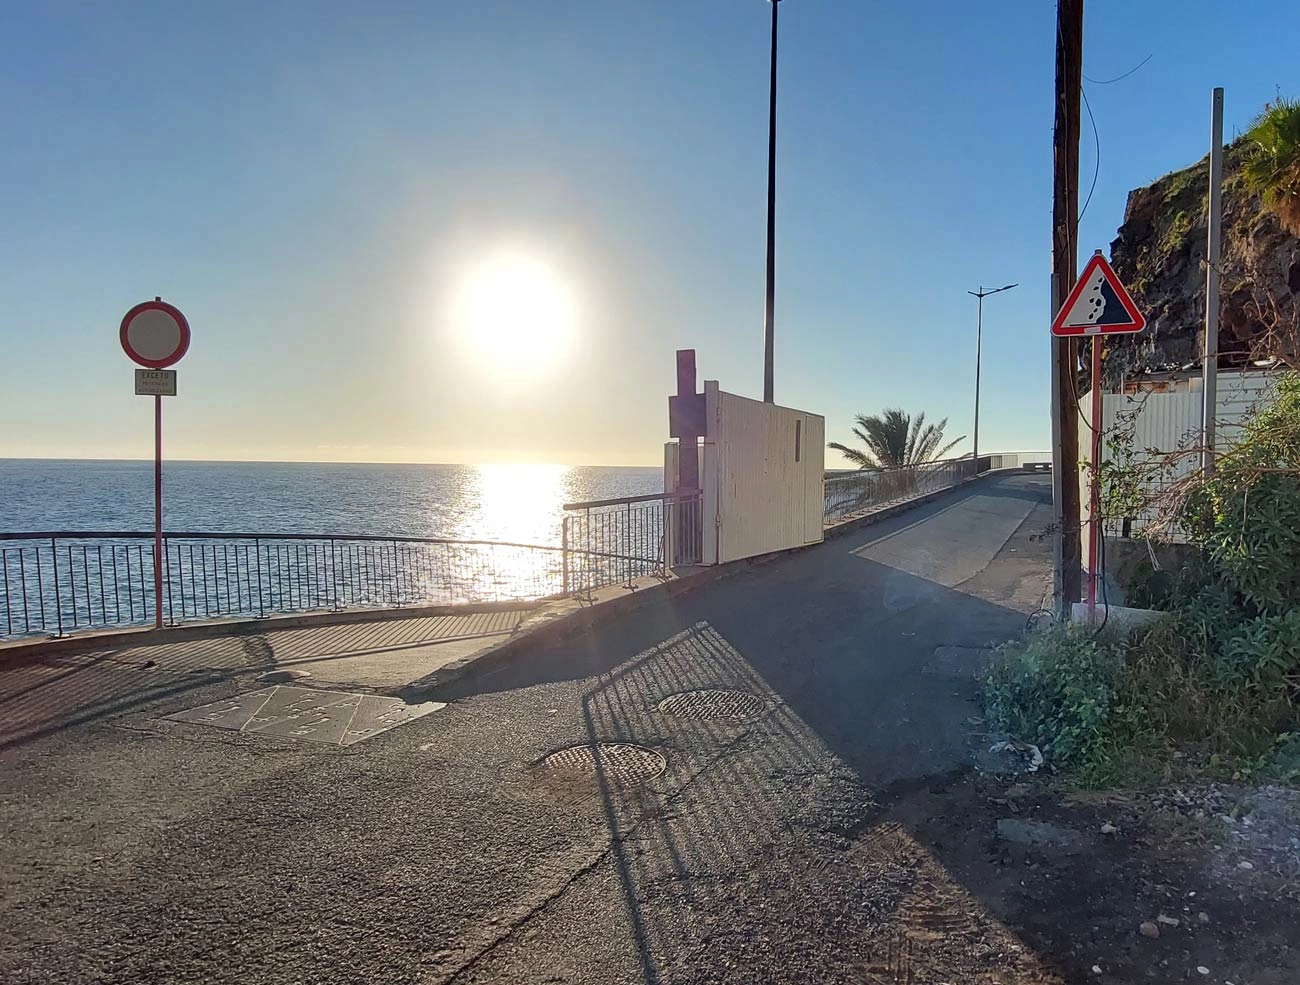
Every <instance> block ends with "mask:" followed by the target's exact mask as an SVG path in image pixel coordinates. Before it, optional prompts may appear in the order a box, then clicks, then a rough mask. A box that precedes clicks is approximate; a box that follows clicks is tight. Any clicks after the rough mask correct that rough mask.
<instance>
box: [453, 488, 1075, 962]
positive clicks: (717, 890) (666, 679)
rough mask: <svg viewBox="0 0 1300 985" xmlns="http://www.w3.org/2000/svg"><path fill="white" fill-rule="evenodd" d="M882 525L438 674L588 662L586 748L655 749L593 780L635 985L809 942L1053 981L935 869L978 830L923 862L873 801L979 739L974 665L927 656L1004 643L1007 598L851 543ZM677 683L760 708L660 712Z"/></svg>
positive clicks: (913, 841) (950, 771)
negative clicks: (487, 666) (497, 660)
mask: <svg viewBox="0 0 1300 985" xmlns="http://www.w3.org/2000/svg"><path fill="white" fill-rule="evenodd" d="M1035 498H1036V500H1037V502H1038V503H1039V504H1041V503H1042V502H1043V496H1042V490H1039V492H1038V494H1037V495H1036V497H1035ZM949 505H950V504H938V505H937V506H936V512H938V511H939V510H941V509H946V508H948V506H949ZM884 532H885V533H886V534H887V533H888V531H887V530H886V531H884ZM881 534H882V531H881V529H879V528H878V529H875V530H873V531H870V532H864V535H863V536H861V537H859V538H849V539H848V540H842V541H839V542H837V543H836V544H832V545H827V546H826V547H823V548H818V549H816V550H813V551H809V552H806V553H803V554H800V555H796V556H793V557H790V558H787V559H784V560H783V561H782V562H781V563H780V564H779V565H770V566H766V567H764V568H762V569H757V570H755V571H753V572H748V573H745V574H743V575H739V576H737V577H735V578H733V579H729V580H727V581H725V582H720V583H717V584H715V585H713V586H711V587H710V588H709V589H708V590H707V591H702V592H698V593H692V594H689V595H685V596H681V597H679V598H677V599H672V600H669V601H667V602H665V603H663V604H661V605H657V606H652V607H649V608H647V609H645V610H643V611H641V612H639V613H636V614H634V615H633V616H631V617H629V618H627V619H624V620H622V621H620V622H619V623H617V624H611V625H605V626H599V625H598V626H595V627H593V628H591V629H590V630H589V631H588V632H587V633H586V634H585V635H584V636H583V637H582V638H581V639H580V640H577V641H574V642H570V643H562V644H554V645H551V646H549V647H546V648H544V649H541V650H539V651H538V652H537V653H535V654H534V655H532V656H531V658H530V659H529V660H528V661H527V662H526V663H525V662H520V663H518V664H515V665H512V666H511V667H509V668H506V669H503V670H499V671H497V672H495V673H493V674H492V675H490V676H489V677H486V678H484V679H482V680H480V681H478V682H468V681H466V682H461V684H459V685H457V686H455V688H454V690H455V691H457V692H458V693H460V694H462V695H463V694H469V693H475V691H482V690H492V691H501V690H510V689H513V688H515V687H525V686H528V685H529V684H535V683H542V682H546V681H553V680H562V679H575V678H583V677H588V676H595V678H596V680H595V683H594V684H593V686H591V687H590V688H587V689H586V690H585V691H584V693H583V695H582V716H583V726H584V729H585V732H586V737H587V741H588V742H589V743H591V744H593V745H594V744H595V743H599V742H607V741H608V742H620V743H635V744H639V745H643V746H647V747H650V748H654V749H656V750H659V751H660V752H661V753H662V754H663V755H664V756H665V758H666V759H667V761H668V763H669V764H670V765H669V768H668V771H667V772H666V773H665V774H664V775H663V776H662V777H660V778H659V779H658V780H655V781H653V782H651V783H650V784H648V785H646V786H631V787H629V786H623V785H620V783H619V782H618V780H617V778H616V777H611V776H608V775H604V774H602V775H601V777H600V783H599V809H600V810H601V812H602V813H603V816H604V822H605V826H606V828H607V831H608V833H609V838H610V853H611V858H612V863H613V867H614V870H615V872H616V875H617V882H618V885H619V887H620V891H621V895H622V902H623V907H624V909H625V911H626V914H627V918H628V926H629V929H630V933H631V936H632V944H633V946H634V947H635V950H636V954H637V957H638V961H639V963H640V972H641V977H642V979H643V980H644V981H645V982H646V983H647V985H649V983H657V982H661V981H665V980H669V979H671V978H673V977H674V974H675V972H674V969H680V968H683V967H685V968H692V967H694V968H703V967H707V968H711V969H714V971H715V972H716V975H717V980H718V981H732V980H735V981H739V980H742V979H743V978H744V974H741V971H742V970H744V969H746V968H747V969H749V970H748V971H747V972H746V973H748V974H751V977H752V975H753V974H760V973H761V971H760V970H761V969H764V968H770V967H778V966H779V967H801V973H803V974H804V975H805V978H806V976H807V975H809V974H813V973H814V969H813V968H811V967H808V966H807V965H808V962H809V961H811V960H813V958H812V957H810V956H809V955H808V954H805V953H801V952H800V948H801V947H804V946H806V945H807V943H808V942H809V941H823V942H828V943H827V944H826V949H827V950H826V953H825V954H819V955H818V956H817V957H816V959H815V960H816V961H826V962H831V963H832V964H833V965H834V966H835V974H836V975H840V976H842V977H845V978H846V980H849V979H851V980H858V981H864V982H881V983H884V982H888V983H904V982H922V981H930V980H935V981H963V982H965V981H972V982H974V981H994V980H999V981H1001V980H1006V981H1014V982H1018V983H1029V982H1034V983H1043V982H1052V981H1059V980H1060V979H1059V978H1058V977H1056V976H1057V975H1058V974H1059V972H1058V971H1056V970H1054V969H1053V968H1052V967H1051V965H1050V962H1049V961H1047V960H1045V959H1044V958H1042V957H1040V956H1039V955H1036V954H1035V951H1034V949H1033V948H1032V947H1030V946H1029V945H1028V944H1026V942H1025V941H1024V940H1023V939H1021V938H1019V937H1018V936H1017V935H1016V934H1015V933H1014V932H1013V931H1011V930H1010V929H1009V928H1008V927H1007V926H1006V925H1005V924H1004V923H1003V922H1002V921H1001V920H1000V919H999V918H998V917H997V916H996V913H997V911H998V909H999V907H998V904H997V902H996V901H995V900H993V899H992V898H985V896H984V893H985V890H986V887H984V886H982V885H977V884H974V885H963V884H962V883H961V881H960V879H959V878H958V877H957V876H956V875H954V872H955V867H954V866H953V865H951V864H950V862H951V860H952V857H953V855H954V854H960V853H962V852H969V851H976V850H978V846H979V842H980V840H981V839H982V838H983V837H984V834H983V833H982V832H971V833H970V841H969V842H967V843H966V844H963V845H956V844H954V845H947V846H945V849H944V852H943V854H942V856H941V855H940V854H936V852H934V851H932V850H930V849H928V848H926V847H925V846H924V845H923V844H922V843H921V842H920V841H918V839H917V838H915V837H913V835H912V833H911V832H910V831H909V830H908V828H907V826H906V825H905V824H901V823H899V822H898V821H897V820H891V819H889V818H888V817H887V813H886V810H885V809H886V808H887V806H888V805H889V804H890V802H891V800H893V799H894V798H895V797H897V796H898V795H899V794H900V791H904V790H907V789H910V788H912V787H914V786H917V785H920V786H924V785H926V784H928V783H939V784H948V783H950V782H951V780H952V778H953V777H954V776H957V775H960V774H961V773H962V772H963V771H964V770H965V769H967V768H968V767H967V765H966V764H967V762H968V750H969V749H970V748H971V744H972V742H981V741H985V740H984V738H983V736H973V735H972V734H971V733H970V731H969V726H967V725H966V722H967V719H968V718H969V716H970V715H971V714H972V712H973V710H974V705H973V704H972V699H973V697H974V690H975V679H974V674H973V672H972V673H969V674H966V673H962V674H960V675H958V676H956V677H954V675H953V673H952V667H951V662H950V661H949V662H944V661H939V660H937V659H936V651H937V650H938V649H939V648H940V647H952V646H968V647H969V646H978V645H980V644H984V643H989V642H992V641H995V640H1000V639H1005V638H1007V637H1009V636H1013V635H1015V634H1016V633H1017V632H1018V631H1019V630H1020V629H1021V627H1023V625H1024V621H1025V613H1024V612H1022V611H1019V610H1016V609H1012V608H1008V607H1006V606H1003V605H999V604H995V603H993V602H990V601H988V600H986V599H984V598H981V597H979V596H978V595H976V594H973V593H971V592H969V591H963V590H962V588H961V587H960V586H953V585H946V584H942V583H940V582H939V581H936V580H933V579H930V578H925V577H920V576H917V575H915V574H912V573H910V572H908V571H905V570H902V569H900V568H898V567H892V566H889V565H883V564H880V563H878V562H875V561H873V560H871V559H870V558H869V557H865V556H863V553H862V551H863V548H864V547H865V546H867V545H869V544H870V543H871V542H872V539H873V538H878V537H880V536H881ZM683 627H685V628H683ZM972 652H973V651H972ZM971 669H972V671H973V668H971ZM696 689H723V690H737V691H742V692H747V693H749V694H752V695H756V696H758V697H759V698H761V699H762V702H763V707H764V710H763V711H762V713H760V714H758V715H757V716H756V717H754V718H752V719H750V720H744V721H736V720H726V721H718V720H698V719H691V718H681V717H678V716H674V715H670V714H667V713H665V712H663V711H660V710H659V707H658V706H659V703H660V702H662V701H663V699H665V698H667V697H669V696H670V695H673V694H676V693H680V692H682V691H690V690H696ZM451 696H453V695H451V694H448V693H439V695H438V697H439V698H440V699H444V700H445V699H447V698H449V697H451ZM766 907H772V909H770V910H767V909H765V908H766ZM973 939H978V940H979V941H980V942H981V946H980V947H979V948H972V947H969V946H967V945H968V944H969V943H970V941H971V940H973ZM833 951H835V952H837V953H835V954H834V955H833V956H832V952H833ZM760 952H761V953H760ZM1053 953H1055V952H1053ZM1061 953H1064V951H1062V952H1061ZM760 958H761V959H762V960H761V962H760V963H758V964H754V962H756V961H759V959H760ZM729 962H739V963H740V964H738V965H737V967H736V969H735V970H736V974H732V973H730V972H729V971H727V970H726V969H727V968H730V967H731V964H730V963H729ZM769 962H770V964H769ZM801 963H802V964H801ZM742 966H743V967H742ZM819 967H820V966H819ZM821 970H822V971H825V970H826V969H825V968H821ZM998 976H1001V977H998ZM796 977H797V976H796ZM801 980H804V979H801ZM837 980H838V979H837Z"/></svg>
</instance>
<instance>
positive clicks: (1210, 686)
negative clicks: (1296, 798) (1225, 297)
mask: <svg viewBox="0 0 1300 985" xmlns="http://www.w3.org/2000/svg"><path fill="white" fill-rule="evenodd" d="M1121 465H1122V463H1121ZM1115 488H1116V489H1117V490H1118V492H1117V493H1116V498H1117V499H1118V500H1119V501H1124V500H1125V498H1126V496H1127V493H1126V492H1125V488H1124V486H1123V484H1122V483H1120V484H1118V485H1116V487H1115ZM1180 495H1182V496H1183V497H1184V498H1183V499H1182V520H1183V524H1184V526H1185V528H1186V529H1187V530H1188V531H1189V532H1190V534H1191V536H1192V538H1193V540H1194V542H1195V544H1196V546H1197V547H1199V548H1200V559H1199V561H1197V562H1195V563H1192V564H1189V565H1185V566H1183V567H1182V568H1180V569H1179V570H1177V571H1175V572H1160V573H1158V574H1159V575H1161V576H1162V577H1155V576H1151V573H1150V572H1148V575H1149V576H1148V577H1147V578H1146V579H1145V580H1144V581H1143V582H1142V583H1141V584H1139V585H1137V586H1134V588H1135V591H1134V594H1135V596H1136V597H1135V598H1134V599H1133V601H1134V602H1136V603H1137V604H1146V605H1150V606H1151V607H1154V608H1160V609H1163V610H1165V611H1166V612H1167V613H1168V614H1167V615H1166V616H1165V617H1164V618H1163V619H1161V620H1160V621H1159V622H1157V623H1155V624H1154V625H1152V626H1150V627H1148V628H1145V629H1142V630H1139V631H1137V632H1135V633H1133V634H1131V635H1129V636H1127V637H1123V636H1120V635H1118V634H1115V633H1109V634H1108V633H1105V632H1104V631H1103V632H1102V633H1100V634H1099V633H1098V632H1097V630H1095V629H1093V628H1091V627H1083V626H1069V627H1056V628H1053V629H1051V630H1049V631H1047V632H1045V633H1042V634H1040V635H1035V636H1030V637H1028V638H1026V639H1024V640H1021V641H1018V642H1015V643H1011V644H1008V645H1007V646H1005V647H1003V648H1002V649H1001V651H1000V653H999V655H998V658H997V659H996V660H995V661H994V663H993V666H992V668H991V669H990V671H989V673H988V675H987V677H986V679H985V697H986V702H987V705H988V709H989V714H990V717H991V719H992V720H993V721H995V722H996V723H997V725H998V727H1000V728H1002V729H1005V730H1006V731H1007V732H1008V733H1009V734H1011V735H1013V736H1015V737H1016V738H1018V739H1022V740H1024V741H1028V742H1033V743H1035V744H1037V745H1039V746H1040V747H1042V748H1043V750H1044V752H1045V753H1047V754H1048V755H1049V756H1050V757H1051V758H1052V759H1053V761H1054V762H1055V763H1056V765H1057V766H1059V767H1060V768H1062V769H1064V770H1066V771H1067V772H1069V773H1070V774H1071V776H1072V778H1073V779H1074V780H1075V781H1076V782H1078V783H1080V784H1082V785H1085V786H1111V785H1121V786H1127V785H1137V786H1141V785H1147V784H1156V783H1160V782H1163V781H1168V780H1171V779H1174V778H1176V777H1178V776H1180V775H1183V776H1185V775H1188V774H1197V775H1206V776H1211V777H1218V778H1225V777H1233V776H1236V777H1244V776H1252V777H1258V778H1262V779H1269V780H1274V781H1279V782H1300V376H1297V375H1296V374H1288V375H1287V376H1285V377H1282V378H1281V379H1280V381H1279V383H1278V386H1277V396H1276V400H1275V401H1273V402H1272V403H1271V404H1269V405H1268V406H1266V407H1264V408H1262V409H1261V410H1259V411H1258V412H1256V413H1255V414H1254V415H1253V416H1252V417H1251V418H1250V419H1249V420H1248V421H1247V422H1246V423H1245V425H1244V427H1243V429H1242V433H1241V436H1240V438H1239V440H1238V441H1237V442H1236V444H1235V445H1234V446H1233V447H1232V448H1231V449H1229V450H1227V451H1226V452H1225V453H1223V454H1222V455H1221V456H1220V457H1219V462H1218V470H1217V473H1216V474H1215V475H1214V476H1213V477H1211V478H1209V479H1201V478H1199V477H1196V478H1193V479H1192V480H1191V487H1190V489H1188V490H1184V491H1183V493H1181V494H1180Z"/></svg>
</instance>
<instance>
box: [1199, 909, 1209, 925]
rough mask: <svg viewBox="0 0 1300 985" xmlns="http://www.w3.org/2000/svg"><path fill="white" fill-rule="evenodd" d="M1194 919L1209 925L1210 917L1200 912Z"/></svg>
mask: <svg viewBox="0 0 1300 985" xmlns="http://www.w3.org/2000/svg"><path fill="white" fill-rule="evenodd" d="M1196 919H1197V921H1198V922H1199V923H1209V922H1210V915H1209V914H1208V913H1206V912H1205V911H1204V910H1202V911H1201V912H1200V913H1198V914H1196Z"/></svg>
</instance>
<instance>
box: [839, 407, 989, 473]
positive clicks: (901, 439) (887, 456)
mask: <svg viewBox="0 0 1300 985" xmlns="http://www.w3.org/2000/svg"><path fill="white" fill-rule="evenodd" d="M947 426H948V419H947V418H946V417H945V418H944V419H943V420H942V421H940V422H939V423H938V424H926V423H925V414H924V413H921V414H917V415H916V417H915V418H913V417H911V416H910V415H908V414H907V413H906V412H904V411H901V410H898V409H897V408H890V409H888V410H886V411H885V412H884V413H883V414H880V415H878V416H877V415H871V416H868V415H866V414H859V415H858V416H857V417H856V418H854V428H853V433H854V434H855V435H856V436H857V438H858V440H859V441H861V442H862V443H863V444H864V445H866V448H865V450H864V449H861V448H850V447H849V446H848V445H842V444H840V443H839V442H837V441H832V442H831V443H830V447H831V448H834V449H835V450H836V451H838V452H840V453H842V454H843V455H844V457H845V458H847V459H848V460H849V461H851V462H852V463H853V464H854V465H856V466H857V467H858V468H859V469H894V468H901V467H902V466H905V465H920V464H922V463H923V462H929V461H933V460H934V459H936V458H941V457H942V456H943V455H944V453H946V452H947V451H948V450H949V449H951V448H952V446H953V445H955V444H957V442H959V441H964V440H966V439H965V436H964V435H963V436H962V437H960V438H955V439H954V440H952V441H950V442H948V443H947V444H946V445H944V444H943V432H944V428H946V427H947ZM941 445H942V447H940V446H941Z"/></svg>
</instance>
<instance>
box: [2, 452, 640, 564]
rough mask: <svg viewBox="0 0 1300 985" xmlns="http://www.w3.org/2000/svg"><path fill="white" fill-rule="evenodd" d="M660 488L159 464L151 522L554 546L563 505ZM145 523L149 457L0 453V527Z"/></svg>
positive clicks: (495, 469)
mask: <svg viewBox="0 0 1300 985" xmlns="http://www.w3.org/2000/svg"><path fill="white" fill-rule="evenodd" d="M662 490H663V472H662V470H661V469H657V468H623V467H604V466H573V467H570V466H561V465H354V464H321V463H297V462H293V463H287V462H164V464H163V527H164V529H166V530H168V531H177V532H199V531H204V532H209V531H210V532H221V533H251V534H261V533H300V534H343V535H348V534H351V535H363V534H373V535H378V536H410V537H447V538H456V539H466V540H501V541H512V542H515V543H524V544H558V543H559V542H560V522H561V514H562V511H561V507H562V505H563V504H564V503H569V502H577V501H582V500H592V499H612V498H615V497H620V496H636V495H642V494H645V493H655V492H661V491H662ZM152 529H153V463H152V462H123V461H70V460H46V459H0V532H3V533H19V532H26V531H38V530H52V531H54V530H80V531H95V530H98V531H151V530H152Z"/></svg>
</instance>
